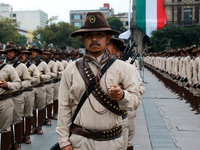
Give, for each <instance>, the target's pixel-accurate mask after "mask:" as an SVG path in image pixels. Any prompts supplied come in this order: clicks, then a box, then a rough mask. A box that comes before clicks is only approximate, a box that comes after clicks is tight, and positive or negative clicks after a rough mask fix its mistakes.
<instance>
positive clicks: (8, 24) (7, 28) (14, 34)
mask: <svg viewBox="0 0 200 150" xmlns="http://www.w3.org/2000/svg"><path fill="white" fill-rule="evenodd" d="M17 27H19V24H17V23H14V22H13V21H12V20H11V19H9V18H5V17H2V16H0V42H2V43H6V42H8V41H13V42H16V41H18V40H19V37H20V36H19V33H18V31H17Z"/></svg>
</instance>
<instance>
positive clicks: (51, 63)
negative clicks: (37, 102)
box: [42, 47, 57, 126]
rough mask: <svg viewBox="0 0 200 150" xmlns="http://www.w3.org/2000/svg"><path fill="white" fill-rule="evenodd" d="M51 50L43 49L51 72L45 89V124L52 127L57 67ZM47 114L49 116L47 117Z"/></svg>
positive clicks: (44, 58)
mask: <svg viewBox="0 0 200 150" xmlns="http://www.w3.org/2000/svg"><path fill="white" fill-rule="evenodd" d="M50 55H51V53H50V49H49V48H48V47H44V48H43V49H42V59H43V61H45V62H46V63H47V65H48V67H49V70H50V79H49V81H46V82H45V83H44V84H45V89H46V111H45V124H46V125H47V126H50V125H51V117H52V114H51V112H52V102H53V93H54V83H53V80H54V79H56V77H57V66H56V63H55V62H54V61H52V60H51V58H50ZM46 112H47V115H46Z"/></svg>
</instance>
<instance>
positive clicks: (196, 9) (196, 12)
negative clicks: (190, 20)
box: [195, 6, 199, 23]
mask: <svg viewBox="0 0 200 150" xmlns="http://www.w3.org/2000/svg"><path fill="white" fill-rule="evenodd" d="M195 20H196V23H199V6H195Z"/></svg>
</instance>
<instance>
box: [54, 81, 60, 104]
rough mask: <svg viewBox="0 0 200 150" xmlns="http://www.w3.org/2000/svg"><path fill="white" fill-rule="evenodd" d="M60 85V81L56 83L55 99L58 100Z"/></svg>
mask: <svg viewBox="0 0 200 150" xmlns="http://www.w3.org/2000/svg"><path fill="white" fill-rule="evenodd" d="M59 86H60V81H59V82H57V83H54V86H53V88H54V92H53V101H55V100H58V93H59Z"/></svg>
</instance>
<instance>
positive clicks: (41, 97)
mask: <svg viewBox="0 0 200 150" xmlns="http://www.w3.org/2000/svg"><path fill="white" fill-rule="evenodd" d="M28 51H30V52H31V53H32V54H31V56H30V57H31V62H32V63H33V64H35V65H36V67H37V69H38V71H39V73H40V75H39V78H40V83H39V84H38V85H36V86H34V87H33V90H34V93H35V105H34V108H33V121H32V129H31V135H32V134H35V133H37V134H39V135H41V134H43V130H42V125H43V123H44V118H45V116H44V114H45V111H46V109H45V108H46V101H45V100H46V89H45V87H44V84H45V82H48V81H49V80H50V70H49V67H48V65H47V63H46V62H44V61H42V60H41V59H40V58H39V55H40V54H42V51H41V50H40V49H38V47H37V46H36V45H32V46H31V47H30V48H29V49H28ZM36 109H38V113H37V114H36ZM36 120H38V121H36ZM36 122H38V125H37V126H36Z"/></svg>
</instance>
